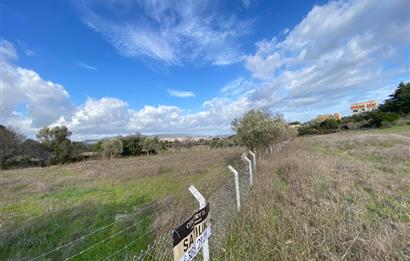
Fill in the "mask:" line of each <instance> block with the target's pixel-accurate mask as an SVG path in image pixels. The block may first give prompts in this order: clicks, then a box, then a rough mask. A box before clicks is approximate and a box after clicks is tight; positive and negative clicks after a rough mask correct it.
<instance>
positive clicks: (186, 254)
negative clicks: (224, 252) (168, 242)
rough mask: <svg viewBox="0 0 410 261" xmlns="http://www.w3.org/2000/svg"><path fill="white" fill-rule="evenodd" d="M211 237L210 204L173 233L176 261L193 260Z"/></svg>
mask: <svg viewBox="0 0 410 261" xmlns="http://www.w3.org/2000/svg"><path fill="white" fill-rule="evenodd" d="M210 235H211V224H210V222H209V203H208V204H207V205H206V206H205V207H204V208H202V209H200V210H198V211H197V212H195V213H194V214H193V215H192V216H191V217H190V218H189V219H188V220H187V221H186V222H185V223H184V224H182V225H181V226H179V227H178V228H176V229H175V230H174V231H173V233H172V236H173V238H174V261H189V260H192V259H193V258H194V257H195V256H196V254H198V252H199V251H200V250H201V248H202V246H203V244H204V243H205V241H206V240H207V239H208V238H209V236H210Z"/></svg>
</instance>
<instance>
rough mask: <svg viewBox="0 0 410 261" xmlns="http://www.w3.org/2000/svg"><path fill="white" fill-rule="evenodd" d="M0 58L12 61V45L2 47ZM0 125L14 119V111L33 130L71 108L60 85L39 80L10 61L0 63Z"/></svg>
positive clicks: (14, 55)
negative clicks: (19, 111)
mask: <svg viewBox="0 0 410 261" xmlns="http://www.w3.org/2000/svg"><path fill="white" fill-rule="evenodd" d="M1 52H2V55H3V56H5V57H8V58H16V57H17V54H16V53H15V49H14V47H13V45H12V44H11V43H9V42H7V43H6V44H5V45H2V48H1ZM0 73H1V76H2V77H1V87H0V88H1V96H2V97H1V122H2V123H7V122H9V121H10V120H11V119H15V118H16V114H15V113H13V112H14V111H15V110H16V108H21V107H24V108H25V113H27V117H28V119H29V120H30V125H31V126H32V127H34V128H36V127H42V126H45V125H48V124H51V123H52V122H54V121H55V120H57V119H58V118H60V117H61V116H66V115H69V114H70V113H71V112H72V110H73V109H74V107H73V105H72V104H71V101H70V97H69V94H68V92H67V91H66V90H65V89H64V87H63V86H61V85H59V84H56V83H53V82H50V81H45V80H43V79H42V78H41V77H40V76H39V75H38V74H37V73H36V72H34V71H32V70H28V69H25V68H21V67H18V66H16V65H14V64H13V63H12V60H10V59H4V60H2V61H1V71H0Z"/></svg>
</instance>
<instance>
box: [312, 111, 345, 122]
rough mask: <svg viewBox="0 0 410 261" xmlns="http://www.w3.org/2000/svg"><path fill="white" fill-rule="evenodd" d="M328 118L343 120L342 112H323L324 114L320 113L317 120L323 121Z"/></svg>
mask: <svg viewBox="0 0 410 261" xmlns="http://www.w3.org/2000/svg"><path fill="white" fill-rule="evenodd" d="M327 119H335V120H341V119H342V115H341V114H340V113H338V112H336V113H334V114H322V115H318V116H317V117H316V121H318V122H322V121H324V120H327Z"/></svg>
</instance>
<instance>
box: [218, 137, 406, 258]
mask: <svg viewBox="0 0 410 261" xmlns="http://www.w3.org/2000/svg"><path fill="white" fill-rule="evenodd" d="M409 148H410V141H409V139H408V138H406V137H405V135H403V136H401V135H397V134H383V135H382V134H380V135H377V134H374V135H373V134H371V135H369V134H367V133H356V134H335V135H326V136H318V137H309V138H299V139H296V140H294V141H293V142H291V143H290V144H289V145H288V146H287V147H285V148H284V149H283V150H282V151H281V152H280V153H277V154H274V155H272V156H265V157H264V160H263V161H262V162H261V163H260V165H259V171H258V173H257V174H258V175H257V177H256V183H255V186H254V188H253V191H252V194H251V195H250V196H249V197H247V201H246V202H245V203H244V206H243V208H242V211H241V213H240V217H239V218H237V219H236V221H235V223H234V225H233V226H232V230H231V232H230V233H229V235H228V236H227V237H226V241H225V243H224V246H223V248H222V249H221V250H220V251H219V253H217V254H216V259H217V260H409V259H410V223H409V221H410V216H409V214H410V193H409V191H410V173H409V172H408V171H407V170H409V163H410V160H409V159H410V149H409ZM383 167H384V168H383Z"/></svg>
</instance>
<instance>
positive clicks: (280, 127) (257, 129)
mask: <svg viewBox="0 0 410 261" xmlns="http://www.w3.org/2000/svg"><path fill="white" fill-rule="evenodd" d="M232 129H233V130H234V132H235V133H236V136H237V139H238V141H239V143H240V144H241V145H244V146H246V147H248V148H250V149H255V148H257V149H261V148H263V147H265V146H267V145H268V144H272V143H274V142H276V141H279V140H284V139H287V138H288V137H289V136H290V135H291V132H292V130H290V128H289V126H288V124H287V123H286V122H285V120H284V119H283V117H282V115H280V114H276V115H272V114H271V113H270V112H269V111H267V110H251V111H248V112H247V113H245V115H244V116H243V117H242V118H240V119H235V120H234V121H233V122H232Z"/></svg>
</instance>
